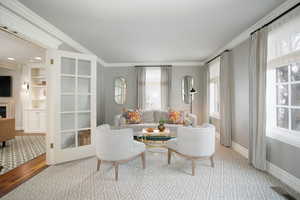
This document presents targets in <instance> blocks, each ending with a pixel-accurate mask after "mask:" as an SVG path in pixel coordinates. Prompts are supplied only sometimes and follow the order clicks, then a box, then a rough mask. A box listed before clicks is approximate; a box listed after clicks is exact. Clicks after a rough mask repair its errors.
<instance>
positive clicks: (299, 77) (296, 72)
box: [291, 63, 300, 81]
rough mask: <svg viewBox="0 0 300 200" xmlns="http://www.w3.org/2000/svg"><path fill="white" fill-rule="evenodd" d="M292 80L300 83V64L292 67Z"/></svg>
mask: <svg viewBox="0 0 300 200" xmlns="http://www.w3.org/2000/svg"><path fill="white" fill-rule="evenodd" d="M291 80H292V81H300V63H296V64H293V65H291Z"/></svg>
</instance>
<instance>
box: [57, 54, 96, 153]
mask: <svg viewBox="0 0 300 200" xmlns="http://www.w3.org/2000/svg"><path fill="white" fill-rule="evenodd" d="M60 72H61V75H60V76H61V94H60V99H61V108H60V111H61V112H60V118H61V122H60V123H61V126H60V134H61V140H60V141H61V144H60V147H61V149H69V148H76V147H81V146H86V145H90V144H91V127H92V125H91V84H92V77H91V61H89V60H84V59H76V58H69V57H61V70H60Z"/></svg>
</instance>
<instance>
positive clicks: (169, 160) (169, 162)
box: [168, 149, 172, 164]
mask: <svg viewBox="0 0 300 200" xmlns="http://www.w3.org/2000/svg"><path fill="white" fill-rule="evenodd" d="M171 153H172V152H171V150H170V149H168V164H171Z"/></svg>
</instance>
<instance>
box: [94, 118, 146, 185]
mask: <svg viewBox="0 0 300 200" xmlns="http://www.w3.org/2000/svg"><path fill="white" fill-rule="evenodd" d="M145 150H146V147H145V144H144V143H141V142H137V141H135V140H133V131H132V129H121V130H111V129H110V127H109V125H107V124H105V125H102V126H99V127H97V130H96V156H97V159H98V161H97V171H99V169H100V164H101V162H112V163H113V165H114V166H115V179H116V180H118V169H119V164H121V163H125V162H128V161H130V160H132V159H135V158H137V157H139V156H141V158H142V164H143V169H145V167H146V163H145Z"/></svg>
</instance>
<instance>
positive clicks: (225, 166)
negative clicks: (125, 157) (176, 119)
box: [3, 146, 285, 200]
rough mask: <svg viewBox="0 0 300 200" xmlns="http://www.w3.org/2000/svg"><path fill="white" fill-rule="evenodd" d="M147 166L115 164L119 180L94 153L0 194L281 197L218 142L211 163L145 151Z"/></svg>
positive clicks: (11, 197)
mask: <svg viewBox="0 0 300 200" xmlns="http://www.w3.org/2000/svg"><path fill="white" fill-rule="evenodd" d="M146 159H147V163H146V164H147V167H146V169H145V170H143V169H142V167H141V160H140V159H137V160H134V161H131V162H129V163H127V164H123V165H121V166H120V167H119V181H118V182H116V181H115V180H114V168H112V166H111V165H110V164H108V163H106V164H105V163H104V164H103V165H101V167H100V171H99V172H97V171H96V158H88V159H84V160H79V161H74V162H68V163H65V164H61V165H56V166H51V167H49V168H47V169H46V170H44V171H43V172H41V173H39V174H38V175H37V176H35V177H33V178H31V179H30V180H29V181H27V182H26V183H24V184H22V185H21V186H19V187H18V188H16V189H15V190H13V191H12V192H11V193H9V194H7V195H6V196H4V197H3V199H5V200H6V199H7V200H19V199H22V200H32V199H39V200H47V199H64V200H65V199H69V200H77V199H78V200H79V199H86V200H87V199H89V200H90V199H91V200H96V199H101V200H106V199H107V200H135V199H136V200H146V199H147V200H160V199H161V200H177V199H178V200H196V199H197V200H199V199H212V200H215V199H217V200H220V199H227V200H248V199H249V200H250V199H251V200H254V199H258V200H264V199H265V200H266V199H268V200H279V199H280V200H281V199H282V200H283V199H285V198H284V197H282V196H280V195H279V194H278V193H276V192H275V191H273V190H272V189H271V188H270V187H271V186H282V187H284V186H283V185H282V184H281V183H280V182H279V181H278V180H277V179H275V178H274V177H272V176H270V175H268V174H266V173H263V172H260V171H258V170H255V169H254V168H252V167H251V166H249V165H248V162H247V160H246V159H244V158H243V157H241V156H240V155H239V154H237V153H235V152H234V151H232V150H231V149H228V148H224V147H221V146H218V147H217V153H216V159H215V160H216V162H215V168H211V166H210V163H209V161H199V162H198V163H197V169H196V176H194V177H193V176H191V163H190V162H189V161H186V160H184V159H182V158H179V157H177V156H176V157H174V156H173V157H172V164H171V165H167V155H166V153H151V152H147V155H146Z"/></svg>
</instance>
